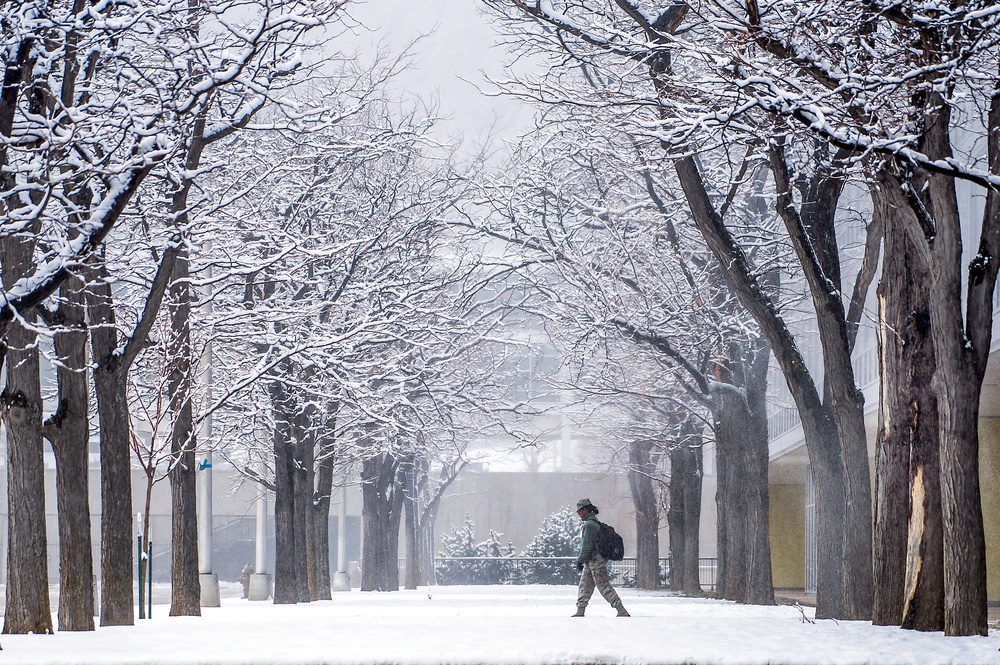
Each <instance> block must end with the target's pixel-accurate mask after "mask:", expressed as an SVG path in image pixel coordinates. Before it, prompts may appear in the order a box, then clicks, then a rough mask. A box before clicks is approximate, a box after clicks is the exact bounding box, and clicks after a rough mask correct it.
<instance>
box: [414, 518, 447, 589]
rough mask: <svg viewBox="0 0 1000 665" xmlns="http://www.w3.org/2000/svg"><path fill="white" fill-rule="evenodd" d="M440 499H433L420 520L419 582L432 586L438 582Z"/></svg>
mask: <svg viewBox="0 0 1000 665" xmlns="http://www.w3.org/2000/svg"><path fill="white" fill-rule="evenodd" d="M440 507H441V502H440V501H432V502H431V504H430V505H428V506H425V507H424V512H423V517H422V518H421V520H420V534H419V537H420V569H419V571H418V575H419V577H418V578H417V584H421V585H427V586H431V585H434V584H437V571H436V569H435V567H434V545H435V543H434V525H435V524H436V523H437V513H438V508H440Z"/></svg>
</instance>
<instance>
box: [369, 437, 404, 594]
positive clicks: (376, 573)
mask: <svg viewBox="0 0 1000 665" xmlns="http://www.w3.org/2000/svg"><path fill="white" fill-rule="evenodd" d="M397 469H398V462H397V461H396V459H395V458H394V457H393V456H392V455H391V454H389V453H382V454H380V455H378V456H376V457H370V458H368V459H366V460H364V462H362V465H361V497H362V508H361V519H362V524H363V531H364V534H363V537H362V557H363V565H362V568H361V590H362V591H398V590H399V568H398V564H397V557H398V554H397V552H398V543H399V519H400V517H399V513H400V512H401V511H400V508H401V507H402V498H403V497H402V492H401V491H400V490H399V487H398V486H397V478H396V472H397Z"/></svg>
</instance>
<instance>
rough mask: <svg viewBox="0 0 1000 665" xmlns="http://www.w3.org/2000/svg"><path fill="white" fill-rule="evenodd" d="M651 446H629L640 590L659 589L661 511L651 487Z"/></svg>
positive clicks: (637, 443)
mask: <svg viewBox="0 0 1000 665" xmlns="http://www.w3.org/2000/svg"><path fill="white" fill-rule="evenodd" d="M652 448H653V444H652V442H651V441H648V440H640V441H633V442H632V443H631V444H630V445H629V469H628V486H629V490H631V493H632V505H633V506H634V507H635V537H636V563H635V583H636V586H637V587H638V588H640V589H659V588H660V511H659V506H658V503H657V498H656V488H655V487H654V485H653V462H652V458H651V452H652Z"/></svg>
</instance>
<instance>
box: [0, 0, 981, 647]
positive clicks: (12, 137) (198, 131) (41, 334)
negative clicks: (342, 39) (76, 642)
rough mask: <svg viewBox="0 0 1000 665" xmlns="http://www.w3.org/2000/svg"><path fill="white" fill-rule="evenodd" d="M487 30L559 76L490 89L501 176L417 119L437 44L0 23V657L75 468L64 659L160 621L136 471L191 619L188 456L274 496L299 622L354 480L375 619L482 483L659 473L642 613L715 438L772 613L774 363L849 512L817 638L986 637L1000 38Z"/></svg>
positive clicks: (736, 545) (743, 558) (197, 25)
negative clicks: (528, 113)
mask: <svg viewBox="0 0 1000 665" xmlns="http://www.w3.org/2000/svg"><path fill="white" fill-rule="evenodd" d="M481 4H482V6H483V8H484V9H485V10H486V12H485V13H484V17H483V20H490V21H494V22H495V25H496V27H497V29H498V31H499V34H500V35H501V41H502V42H503V44H504V46H505V47H506V48H507V49H508V56H509V58H510V60H511V62H517V60H518V58H519V57H524V58H530V59H531V61H532V62H537V63H538V67H537V68H534V69H531V70H530V71H529V72H528V73H524V72H523V71H520V72H512V73H511V75H510V76H509V77H507V78H506V79H505V80H503V81H494V82H492V84H491V85H492V86H493V88H494V91H495V92H497V93H499V94H504V95H509V96H513V97H515V98H518V99H521V100H523V102H524V103H526V104H531V105H534V106H535V107H536V108H537V116H536V122H535V125H534V127H533V128H532V129H531V130H530V131H527V132H525V134H524V135H523V136H522V137H520V139H519V140H518V141H516V142H513V143H504V144H500V143H497V144H495V145H486V146H484V147H483V149H482V151H481V153H479V154H477V156H475V157H471V158H470V157H468V156H466V155H468V151H463V152H461V153H459V152H458V146H457V145H455V144H449V143H445V142H442V141H440V140H439V139H437V138H436V137H437V136H438V135H439V134H438V133H436V132H434V131H433V130H434V128H435V127H436V126H438V125H440V124H441V123H442V122H444V121H443V120H442V119H440V118H439V117H438V111H437V109H436V108H435V106H434V104H433V103H432V102H430V101H429V100H427V99H420V98H418V97H415V96H412V95H404V94H400V93H398V92H396V89H395V87H394V86H393V85H392V84H393V77H394V76H395V75H397V74H398V72H400V71H401V69H402V68H405V67H406V66H407V63H408V62H409V58H410V56H408V55H407V54H406V52H405V51H401V52H397V53H388V52H379V53H374V54H367V55H361V56H358V55H357V54H354V53H344V52H340V51H339V50H338V48H339V47H338V35H342V33H343V31H345V30H349V29H351V28H352V27H354V26H353V24H352V20H351V18H350V3H348V2H346V1H334V0H328V1H326V2H312V1H311V2H294V1H279V2H271V3H268V4H266V5H263V4H256V3H251V4H250V5H245V4H243V3H236V2H230V1H228V0H208V1H206V2H199V3H185V4H181V5H178V4H176V3H162V4H161V3H157V2H137V3H130V4H128V5H123V4H117V3H109V4H105V5H93V6H92V5H90V4H88V3H83V2H78V1H76V0H73V1H72V2H70V1H68V0H67V1H65V2H56V3H35V2H17V3H7V4H6V5H5V6H4V7H3V8H2V9H0V26H2V29H3V33H4V37H5V44H6V45H7V46H6V54H7V56H6V63H7V67H6V73H5V79H4V85H3V88H2V92H0V136H2V137H3V141H2V142H0V167H2V171H0V179H2V188H3V211H2V213H3V218H2V220H3V229H4V233H3V234H2V236H0V266H2V270H3V289H4V298H5V300H4V307H3V309H2V310H0V311H2V315H0V324H2V326H3V334H4V347H3V348H4V356H3V362H4V367H5V369H6V375H5V376H6V378H5V386H4V391H3V410H2V417H3V424H4V430H5V434H6V440H7V472H8V505H9V520H8V526H9V532H8V533H9V547H8V566H7V570H8V580H7V596H6V609H5V617H4V629H3V630H4V632H6V633H27V632H35V633H49V632H52V631H53V630H54V627H53V626H52V625H51V614H50V608H49V600H48V585H47V570H46V565H47V564H46V557H45V552H46V547H47V544H46V542H45V541H46V536H45V525H44V487H43V478H44V474H43V466H44V464H43V455H44V443H43V441H44V440H47V441H48V442H49V445H50V446H51V448H52V451H53V453H54V456H55V460H56V471H57V479H56V484H57V496H58V507H57V508H58V514H59V551H60V594H59V608H58V622H59V623H58V625H59V628H60V629H62V630H93V628H94V617H95V616H99V617H100V623H101V625H123V624H131V623H132V622H133V616H134V599H133V595H132V594H133V591H132V589H133V586H132V585H133V581H132V580H133V574H132V533H131V524H132V516H133V515H134V514H135V512H137V510H136V506H135V505H134V504H133V497H132V496H131V490H130V477H131V469H132V468H133V466H140V467H141V468H142V469H143V470H144V471H145V473H146V477H147V479H148V480H147V487H148V488H151V487H152V486H153V484H155V483H157V482H160V481H162V480H167V482H169V483H170V486H171V500H172V537H171V540H172V543H171V546H172V549H171V551H172V565H171V610H170V612H171V614H172V615H197V614H200V600H199V581H198V574H199V570H198V549H197V548H198V542H197V527H196V525H197V509H196V497H195V494H196V492H195V471H196V464H197V457H198V455H200V454H202V453H205V452H207V451H212V452H213V453H215V454H217V455H219V456H220V457H222V458H224V459H225V460H227V461H229V462H231V463H232V464H233V465H234V466H235V468H237V469H238V471H239V473H240V475H241V477H242V478H243V482H252V483H256V484H258V485H260V486H261V487H263V488H266V489H267V490H268V491H271V492H273V493H274V505H275V517H276V520H275V523H276V531H277V533H276V550H277V556H276V562H275V563H276V565H275V570H274V575H275V579H274V601H275V602H276V603H293V602H308V601H310V600H316V599H322V598H329V597H330V580H329V565H328V562H329V560H330V556H331V553H330V552H329V551H327V543H328V542H329V538H328V537H327V536H328V534H327V533H326V531H325V529H327V528H328V524H329V519H328V517H329V510H330V497H331V494H332V492H333V491H334V487H335V486H336V485H340V484H343V483H345V482H354V481H360V482H361V484H362V494H363V512H362V521H363V543H362V549H363V553H362V556H363V568H362V582H361V585H362V589H363V590H369V591H370V590H376V589H379V590H394V589H398V588H399V587H400V580H399V573H398V572H397V566H396V561H397V552H398V551H399V537H400V533H402V534H403V538H404V548H405V552H406V561H407V569H406V571H405V575H404V580H403V584H404V585H405V586H406V587H407V588H414V587H416V586H417V585H419V584H427V583H429V582H432V581H433V580H434V574H435V571H434V570H433V559H434V557H433V554H434V551H435V546H436V543H435V542H434V540H433V538H434V533H435V517H436V514H437V510H438V507H439V505H440V500H441V497H442V496H443V493H444V492H445V490H446V489H447V488H448V486H449V485H450V484H451V483H452V482H453V481H454V479H455V478H456V476H457V475H458V474H459V473H460V472H461V471H462V469H463V468H464V467H466V466H467V465H468V464H469V463H470V462H476V461H477V460H480V459H481V457H482V455H484V454H485V452H486V451H487V450H488V449H490V448H493V449H495V448H497V447H500V448H501V449H503V450H504V451H508V452H509V454H510V455H522V454H523V455H527V459H529V461H530V460H531V459H535V461H538V458H537V457H534V458H532V455H542V454H544V451H546V450H548V448H546V446H545V444H546V443H547V442H549V443H551V441H552V440H553V434H552V432H553V431H560V432H569V431H572V432H573V433H574V435H573V436H572V437H569V436H568V435H567V437H564V438H566V439H568V440H566V441H565V443H566V445H565V446H564V447H563V449H564V450H565V454H566V455H567V456H572V457H573V459H574V460H575V462H576V463H578V464H581V465H589V467H591V468H607V469H612V470H616V471H619V472H623V473H625V474H627V476H628V479H629V488H630V494H631V498H632V500H633V502H634V509H635V510H634V513H635V525H634V526H635V532H636V535H637V540H636V542H637V570H636V575H635V577H636V584H637V585H638V586H639V587H640V588H658V587H659V585H660V583H661V582H660V571H659V552H660V545H659V542H658V532H659V526H660V524H661V521H662V520H663V518H664V517H665V518H666V522H667V525H668V529H669V536H670V538H669V540H670V558H671V563H672V565H671V569H672V570H671V585H672V586H673V587H674V588H675V589H677V590H679V591H685V592H688V593H699V592H700V591H701V589H700V586H699V583H698V542H699V532H698V524H699V515H700V510H701V481H702V476H703V474H704V468H703V465H704V459H703V452H702V451H703V448H704V446H705V445H706V444H709V443H710V444H712V446H713V449H714V455H715V464H716V466H717V473H718V492H717V509H718V515H719V519H718V533H717V534H716V538H717V542H718V558H719V568H718V576H717V587H716V588H717V590H718V595H719V596H720V597H723V598H728V599H731V600H736V601H739V602H745V603H764V604H769V603H773V602H774V590H773V586H772V579H771V562H770V558H771V557H770V549H769V548H770V544H769V539H768V492H767V474H768V431H767V413H766V407H767V391H768V367H769V361H770V359H771V358H772V357H773V359H774V361H775V364H776V365H777V367H778V368H779V370H780V372H781V375H782V376H783V380H784V382H785V384H786V386H787V389H788V393H789V396H790V398H791V399H792V401H793V402H794V404H795V406H796V407H797V410H798V413H799V416H800V418H801V422H802V429H803V433H804V437H805V442H806V447H807V450H808V454H809V460H810V468H811V471H812V474H813V478H812V481H813V486H814V488H815V491H816V493H817V501H816V506H817V520H818V526H817V540H818V545H817V555H818V566H817V569H818V572H819V577H818V580H817V616H820V617H834V618H842V619H873V620H874V621H875V622H876V623H882V624H898V625H903V626H905V627H913V628H917V629H921V630H941V629H943V630H944V631H945V632H946V633H947V634H949V635H967V634H985V632H986V558H985V541H984V536H983V519H982V508H981V500H980V489H979V469H978V404H979V395H980V392H981V390H982V383H983V376H984V372H985V368H986V363H987V359H988V356H989V349H990V345H991V328H992V317H993V291H994V286H995V282H996V273H997V267H998V265H1000V263H998V261H997V259H996V255H997V243H998V242H1000V199H998V198H997V194H998V192H997V187H998V186H1000V88H998V83H1000V75H998V58H997V53H998V52H997V35H998V32H1000V31H998V30H997V29H996V28H997V26H996V23H997V21H998V20H1000V9H998V8H997V7H995V6H994V5H992V4H991V3H988V2H985V1H980V2H973V3H965V4H962V5H956V6H954V7H944V6H942V7H940V8H938V9H935V10H934V11H932V12H931V11H927V12H925V11H924V10H923V9H920V8H918V7H916V6H910V5H908V4H902V5H901V4H898V3H897V4H885V5H882V4H880V3H879V2H872V1H870V0H864V1H862V0H858V1H851V0H848V1H847V2H842V3H838V4H837V5H836V6H835V7H834V6H830V5H828V4H826V3H821V2H811V1H806V2H795V3H785V2H775V3H772V4H767V5H761V4H759V3H758V2H756V1H755V0H751V1H749V2H745V3H738V4H735V5H731V4H727V3H723V2H714V1H709V2H707V3H702V4H701V5H699V6H698V8H697V11H696V12H695V11H692V10H691V8H690V7H689V6H688V5H686V4H683V3H678V4H671V3H656V2H646V1H643V2H633V1H630V0H600V1H597V2H590V3H579V2H562V1H558V0H556V1H553V2H550V3H528V2H521V1H520V0H482V3H481ZM460 154H461V155H462V156H461V157H460V156H459V155H460ZM967 183H968V184H969V185H970V186H971V187H974V188H975V190H974V191H975V192H977V196H979V197H980V199H981V204H982V205H981V209H978V208H976V206H971V207H970V206H969V205H968V202H966V201H964V200H960V198H959V195H958V194H957V192H958V190H959V187H960V186H962V187H965V186H966V184H967ZM963 191H964V190H963ZM848 193H850V195H848ZM973 213H976V214H977V215H978V218H977V219H973V218H972V217H973ZM973 227H975V228H976V229H977V230H978V233H979V240H978V246H977V250H976V254H975V256H972V252H965V253H963V249H962V233H963V229H967V228H973ZM963 266H967V268H963ZM879 270H881V281H880V282H879V284H878V287H877V296H878V301H879V306H878V307H877V309H875V308H873V307H872V306H871V304H870V303H871V300H872V299H871V297H870V294H869V292H870V291H871V287H872V284H873V282H874V281H875V279H876V277H877V276H878V275H879ZM866 317H867V318H868V319H871V320H875V321H877V327H878V333H879V335H878V336H879V342H880V345H879V354H880V382H881V386H882V390H881V392H882V395H883V401H882V403H881V409H880V426H879V430H878V443H877V454H876V467H875V475H876V477H875V479H874V487H875V492H874V498H873V496H872V492H871V488H872V485H873V483H872V479H871V478H870V475H869V468H868V457H867V447H866V434H865V429H864V419H863V415H864V411H863V407H864V404H863V398H862V394H861V392H860V390H859V389H858V387H857V382H856V380H855V376H854V370H853V367H852V364H851V353H852V351H853V348H854V346H855V343H856V340H857V336H858V329H859V326H860V325H862V323H863V322H864V321H865V319H866ZM809 344H812V345H818V346H819V347H820V349H821V366H810V364H809V363H808V362H807V360H806V354H805V353H804V352H803V347H804V346H805V345H809ZM51 368H54V370H53V369H51ZM94 426H96V431H97V433H98V436H99V438H100V460H101V461H100V464H101V524H100V533H101V543H100V553H101V555H100V561H99V562H94V561H92V560H91V554H90V552H91V536H90V533H91V525H90V522H89V515H90V508H89V499H88V491H87V484H86V483H87V481H86V479H87V468H88V442H89V438H90V432H91V430H92V428H93V427H94ZM558 436H562V434H560V435H557V437H556V438H558ZM148 497H149V491H147V493H146V496H145V499H146V501H147V502H148ZM471 500H474V499H471ZM147 512H148V510H147ZM873 515H874V520H873V518H872V516H873ZM98 567H99V571H100V578H101V591H102V593H101V597H100V599H96V598H95V597H94V593H93V585H92V584H91V583H90V581H91V580H92V578H93V574H94V571H95V570H97V569H98Z"/></svg>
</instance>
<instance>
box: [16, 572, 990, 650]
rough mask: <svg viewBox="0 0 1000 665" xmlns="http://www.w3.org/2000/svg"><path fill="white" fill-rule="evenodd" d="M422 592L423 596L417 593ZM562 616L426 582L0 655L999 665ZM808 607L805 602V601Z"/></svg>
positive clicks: (905, 641) (952, 644)
mask: <svg viewBox="0 0 1000 665" xmlns="http://www.w3.org/2000/svg"><path fill="white" fill-rule="evenodd" d="M428 595H430V597H428ZM622 597H623V599H624V601H625V603H626V606H627V607H628V609H629V611H631V612H632V615H633V616H632V618H630V619H618V618H615V617H613V616H612V614H613V612H612V610H611V608H610V607H608V605H607V604H606V603H605V602H604V601H603V600H601V599H599V598H597V599H595V601H596V602H594V603H592V604H591V607H590V609H589V610H588V615H589V616H587V617H585V618H583V619H571V618H570V617H569V616H568V615H569V614H571V613H572V612H573V609H574V600H575V588H572V587H545V586H530V587H435V588H433V589H431V590H430V592H428V590H427V589H421V590H418V591H401V592H398V593H360V592H358V591H356V590H355V591H352V592H351V593H344V594H337V595H335V597H334V600H332V601H326V602H319V603H308V604H301V605H284V606H277V605H273V604H271V603H270V602H267V603H250V602H248V601H245V600H242V599H238V598H224V599H223V606H222V607H221V608H206V609H205V610H204V611H203V616H202V617H177V618H170V617H167V616H166V614H167V609H168V608H167V606H164V605H154V607H153V614H154V618H153V619H152V620H145V621H137V622H136V625H135V626H134V627H116V628H99V629H98V630H97V631H95V632H91V633H57V634H56V635H54V636H36V635H3V636H2V637H0V644H2V645H3V651H2V652H0V665H8V664H10V665H15V664H18V665H20V664H27V663H32V664H38V665H42V664H44V665H63V664H66V665H69V664H73V665H87V664H97V663H100V664H102V665H117V664H125V663H129V664H132V663H136V664H138V663H145V664H149V665H158V664H161V663H163V664H168V663H169V664H177V663H184V664H188V665H196V664H197V665H202V664H204V665H216V664H220V665H221V664H226V665H243V664H246V665H265V664H267V665H278V664H288V665H314V664H315V665H319V664H328V665H395V664H400V665H522V664H523V665H573V664H577V665H585V664H599V665H612V664H613V665H618V664H621V665H672V664H678V665H680V664H697V665H712V664H718V665H751V664H753V665H756V664H761V665H763V664H771V665H796V664H800V663H801V664H819V665H826V664H837V665H840V664H843V665H847V664H851V665H854V664H859V663H871V664H878V665H892V664H897V663H898V664H903V663H913V664H919V665H932V664H944V663H951V664H955V665H959V664H960V665H975V664H979V663H996V664H998V665H1000V634H993V635H991V636H990V637H985V638H979V637H970V638H945V637H944V636H943V635H942V634H940V633H931V634H921V633H915V632H913V631H904V630H900V629H897V628H883V627H875V626H872V625H871V624H869V623H862V622H840V623H839V624H838V623H837V622H834V621H818V622H817V623H816V624H809V623H803V622H802V621H801V620H800V613H799V611H798V610H797V609H796V608H793V607H787V606H782V607H746V606H738V605H733V604H731V603H725V602H720V601H714V600H705V599H691V598H679V597H673V596H670V595H668V594H665V593H645V592H637V591H634V590H628V589H626V590H622ZM807 612H809V610H808V609H807Z"/></svg>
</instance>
